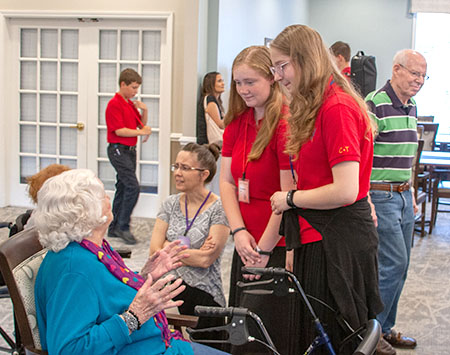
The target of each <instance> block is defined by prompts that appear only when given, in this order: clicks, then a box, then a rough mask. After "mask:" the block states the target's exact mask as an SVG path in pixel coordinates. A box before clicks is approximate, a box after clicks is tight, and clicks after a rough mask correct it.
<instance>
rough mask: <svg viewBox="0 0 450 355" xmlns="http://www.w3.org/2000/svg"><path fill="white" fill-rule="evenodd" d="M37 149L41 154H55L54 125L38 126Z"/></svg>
mask: <svg viewBox="0 0 450 355" xmlns="http://www.w3.org/2000/svg"><path fill="white" fill-rule="evenodd" d="M39 150H40V153H41V154H56V127H45V126H41V127H40V134H39Z"/></svg>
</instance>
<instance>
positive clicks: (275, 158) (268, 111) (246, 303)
mask: <svg viewBox="0 0 450 355" xmlns="http://www.w3.org/2000/svg"><path fill="white" fill-rule="evenodd" d="M270 65H271V62H270V55H269V50H268V48H266V47H264V46H252V47H248V48H246V49H244V50H243V51H242V52H241V53H239V54H238V56H237V57H236V59H235V60H234V62H233V67H232V85H231V91H230V101H229V109H228V112H227V115H226V117H225V125H226V128H225V133H224V142H223V147H222V171H221V175H220V193H221V196H222V202H223V205H224V209H225V212H226V215H227V218H228V221H229V223H230V227H231V230H232V235H233V237H234V243H235V252H234V255H233V262H232V270H231V281H230V299H229V304H230V306H240V307H246V308H249V309H250V310H251V311H253V312H255V313H256V314H258V315H259V316H260V317H261V318H262V320H263V322H264V324H265V326H266V327H267V328H268V332H269V334H270V335H271V337H272V340H273V341H274V343H275V345H276V347H277V349H278V351H279V352H280V353H282V354H286V353H287V352H286V351H285V349H286V347H285V344H286V341H285V337H286V334H287V333H286V332H285V328H286V325H287V323H286V320H287V317H288V304H287V303H288V297H285V298H278V297H276V296H254V295H249V294H245V293H242V292H241V290H240V289H239V288H237V286H236V283H237V282H238V281H239V280H242V274H241V267H242V266H243V265H248V266H251V265H252V262H253V259H254V258H255V259H259V258H260V256H261V254H265V251H264V250H258V249H256V246H257V243H258V241H259V239H260V238H261V237H262V236H263V235H266V234H268V235H270V236H274V237H275V236H276V237H278V229H279V226H280V220H281V216H277V215H275V214H274V213H272V210H271V207H270V196H271V195H272V194H273V193H274V192H275V191H278V190H280V189H281V190H289V189H291V188H293V186H295V184H294V182H293V175H292V172H291V170H290V164H289V157H288V156H287V155H286V154H285V153H284V150H285V137H286V127H287V122H286V120H285V119H286V118H287V117H288V106H287V105H286V104H285V103H284V98H283V94H282V92H281V89H280V86H279V84H278V83H277V82H275V80H274V78H273V75H272V73H271V72H270ZM270 254H271V256H270V260H269V265H270V266H276V267H284V266H285V255H286V250H285V244H284V240H283V241H280V242H279V243H278V244H277V247H276V248H275V249H274V250H273V253H272V252H271V253H270ZM271 304H276V305H277V307H276V311H274V309H273V308H271V307H268V305H271ZM251 334H255V333H254V331H253V333H252V332H251ZM258 338H260V337H258ZM233 352H235V353H245V354H262V353H266V352H267V349H266V348H265V347H263V346H261V345H259V344H252V345H246V346H245V348H237V349H234V350H233ZM269 353H270V351H269Z"/></svg>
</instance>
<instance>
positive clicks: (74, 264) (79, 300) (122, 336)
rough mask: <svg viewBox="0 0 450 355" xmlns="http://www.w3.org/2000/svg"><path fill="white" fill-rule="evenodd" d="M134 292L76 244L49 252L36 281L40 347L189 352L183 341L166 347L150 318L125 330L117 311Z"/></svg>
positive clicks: (52, 349)
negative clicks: (129, 330) (133, 328)
mask: <svg viewBox="0 0 450 355" xmlns="http://www.w3.org/2000/svg"><path fill="white" fill-rule="evenodd" d="M136 293H137V291H136V290H135V289H133V288H131V287H129V286H127V285H125V284H124V283H122V282H121V281H120V280H118V279H117V278H116V277H114V276H113V275H112V274H111V273H110V272H109V271H108V270H107V268H106V267H105V265H103V264H102V263H101V262H100V261H99V260H98V259H97V256H96V255H94V254H93V253H91V252H90V251H88V250H86V249H84V248H83V247H81V246H80V245H79V244H78V243H75V242H73V243H70V244H69V245H68V246H67V247H66V248H65V249H63V250H61V251H60V252H58V253H54V252H52V251H49V252H48V253H47V256H46V257H45V259H44V261H43V262H42V265H41V267H40V269H39V272H38V275H37V279H36V285H35V297H36V316H37V321H38V327H39V332H40V336H41V342H42V348H43V349H44V350H47V351H48V352H49V353H50V354H146V355H147V354H149V355H151V354H167V355H185V354H186V355H189V354H192V355H193V351H192V347H191V345H190V343H188V342H185V341H182V340H175V339H172V341H171V346H170V347H169V348H167V349H166V348H165V345H164V342H163V341H162V338H161V331H160V330H159V328H158V327H157V326H156V324H155V322H154V320H153V319H150V320H148V321H147V322H146V323H145V324H143V326H142V328H141V329H140V330H138V331H135V332H133V333H132V334H131V335H130V334H129V332H128V328H127V326H126V325H125V322H124V321H123V320H122V318H120V317H119V314H121V313H123V312H124V311H125V310H126V309H127V308H128V306H129V305H130V303H131V301H132V300H133V298H134V297H135V295H136Z"/></svg>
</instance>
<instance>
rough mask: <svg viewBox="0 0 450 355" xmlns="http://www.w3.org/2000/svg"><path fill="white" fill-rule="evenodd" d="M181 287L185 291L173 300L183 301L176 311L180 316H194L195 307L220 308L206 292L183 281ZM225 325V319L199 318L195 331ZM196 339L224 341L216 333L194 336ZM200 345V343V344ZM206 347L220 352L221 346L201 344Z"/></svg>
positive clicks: (222, 337)
mask: <svg viewBox="0 0 450 355" xmlns="http://www.w3.org/2000/svg"><path fill="white" fill-rule="evenodd" d="M183 285H185V286H186V289H185V290H184V291H183V292H181V293H180V294H179V295H178V296H176V297H175V298H174V300H183V301H184V303H183V304H182V305H181V306H180V307H178V311H179V312H180V314H188V315H192V316H194V315H196V314H195V312H194V308H195V306H210V307H220V304H218V303H217V302H216V301H214V298H213V296H211V295H210V294H209V293H208V292H205V291H203V290H200V289H198V288H195V287H191V286H189V285H188V284H186V283H185V282H184V281H183ZM224 324H225V319H224V318H221V317H218V318H216V317H199V319H198V323H197V326H196V327H195V328H196V329H204V328H209V327H218V326H222V325H224ZM196 338H197V339H208V340H210V339H214V340H220V339H224V336H223V334H221V333H218V332H210V333H202V334H199V335H196ZM200 343H202V342H200ZM202 344H205V345H208V346H212V347H214V348H216V349H219V350H222V349H223V344H221V343H219V344H211V343H202Z"/></svg>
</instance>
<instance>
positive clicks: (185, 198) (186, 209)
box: [183, 191, 211, 236]
mask: <svg viewBox="0 0 450 355" xmlns="http://www.w3.org/2000/svg"><path fill="white" fill-rule="evenodd" d="M210 195H211V191H210V192H209V193H208V195H207V196H206V198H205V200H204V201H203V202H202V204H201V205H200V207H199V208H198V210H197V212H196V213H195V216H194V218H192V221H191V223H189V216H188V208H187V205H188V201H187V195H185V197H184V207H185V211H186V231H185V232H184V234H183V235H184V236H186V235H187V234H188V232H189V229H191V227H192V225H193V224H194V221H195V219H196V218H197V216H198V214H199V212H200V210H201V209H202V207H203V206H204V205H205V203H206V201H208V198H209V196H210Z"/></svg>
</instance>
